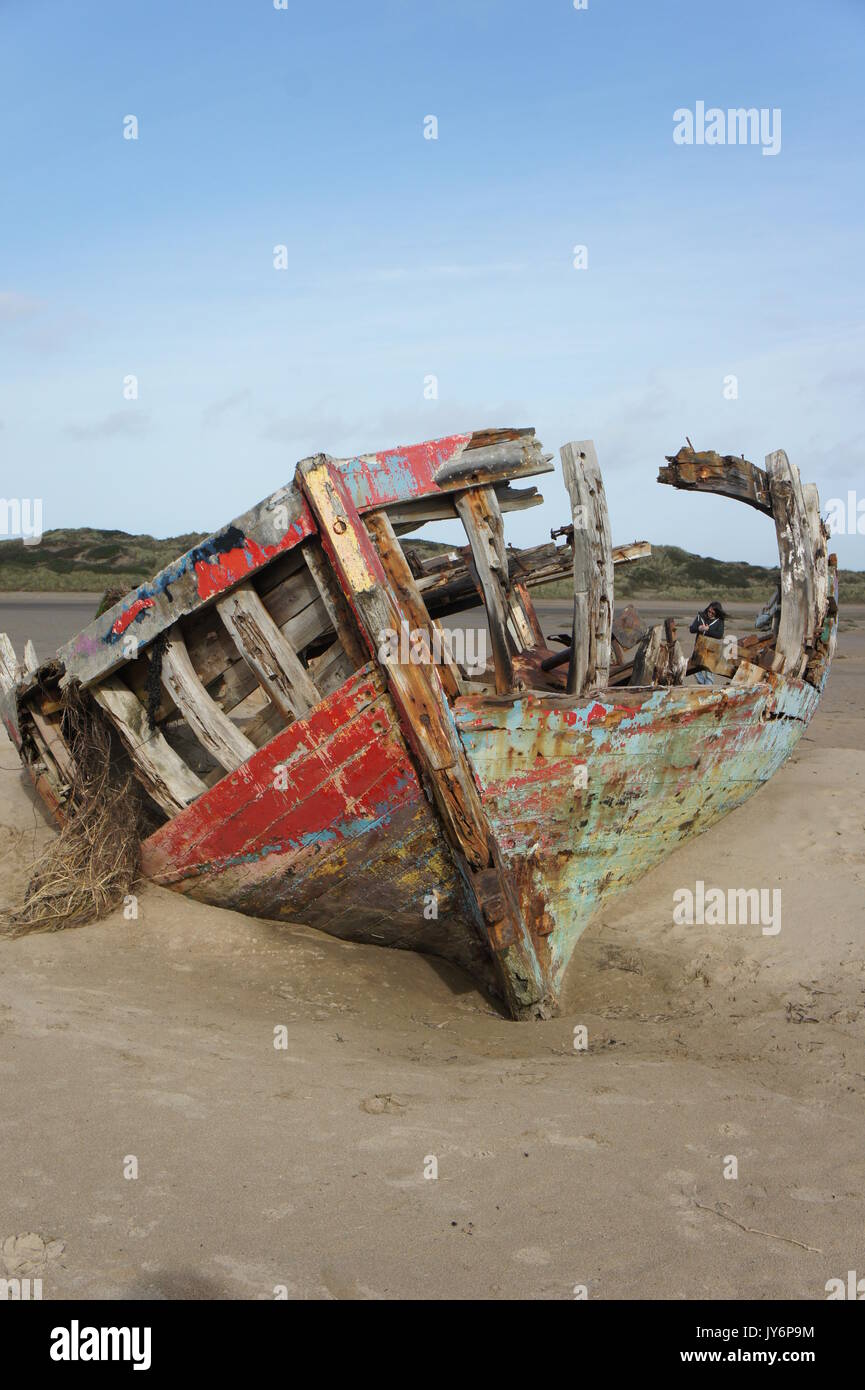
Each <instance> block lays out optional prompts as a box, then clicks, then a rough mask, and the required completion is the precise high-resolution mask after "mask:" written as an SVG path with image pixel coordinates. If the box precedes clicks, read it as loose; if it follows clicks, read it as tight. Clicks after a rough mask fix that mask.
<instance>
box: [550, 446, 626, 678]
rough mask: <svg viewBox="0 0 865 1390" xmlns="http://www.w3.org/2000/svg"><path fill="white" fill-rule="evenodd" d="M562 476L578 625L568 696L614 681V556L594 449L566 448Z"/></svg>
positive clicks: (575, 632)
mask: <svg viewBox="0 0 865 1390" xmlns="http://www.w3.org/2000/svg"><path fill="white" fill-rule="evenodd" d="M561 456H562V471H563V473H564V478H565V486H566V487H567V489H568V496H569V497H570V500H571V513H572V521H573V528H574V530H573V548H574V623H573V634H572V640H571V660H570V665H569V667H568V687H567V688H568V692H569V694H571V695H585V694H587V693H588V692H589V691H590V690H602V689H603V688H604V686H605V685H606V684H607V682H608V680H609V676H610V651H611V634H612V627H613V555H612V543H611V539H610V519H609V515H608V513H607V499H606V495H605V493H604V484H603V479H602V478H601V470H600V467H599V465H598V456H597V454H596V452H595V446H594V444H593V443H592V441H591V440H590V439H585V440H582V441H580V442H576V443H571V444H564V445H563V446H562V449H561Z"/></svg>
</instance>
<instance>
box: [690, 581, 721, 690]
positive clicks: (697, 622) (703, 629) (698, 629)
mask: <svg viewBox="0 0 865 1390" xmlns="http://www.w3.org/2000/svg"><path fill="white" fill-rule="evenodd" d="M726 617H727V614H726V613H725V612H724V610H723V608H722V607H721V605H720V603H719V602H718V600H717V599H713V600H712V602H711V603H710V604H709V605H708V606H707V607H706V608H704V609H703V610H702V612H700V613H698V614H697V616H696V618H695V619H694V621H693V622H692V623H691V626H690V628H689V629H688V631H689V632H695V633H699V634H700V635H701V636H703V637H723V636H724V620H725V618H726ZM694 678H695V680H696V681H697V683H698V684H699V685H714V684H715V680H714V677H713V675H712V672H711V671H695V673H694Z"/></svg>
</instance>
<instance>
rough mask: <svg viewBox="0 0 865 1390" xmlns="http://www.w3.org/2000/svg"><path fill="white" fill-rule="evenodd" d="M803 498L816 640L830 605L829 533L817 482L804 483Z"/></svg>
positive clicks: (814, 636)
mask: <svg viewBox="0 0 865 1390" xmlns="http://www.w3.org/2000/svg"><path fill="white" fill-rule="evenodd" d="M802 498H803V502H804V506H805V517H806V519H807V522H808V534H809V536H810V538H811V554H812V556H813V557H814V613H813V620H814V628H813V638H814V641H816V640H817V638H818V637H819V634H820V630H821V628H822V627H823V623H824V621H825V618H826V610H827V608H828V606H829V560H828V557H829V546H828V540H829V533H828V531H827V529H826V527H825V526H824V525H823V520H822V518H821V516H820V495H819V493H818V491H817V486H816V484H815V483H803V485H802Z"/></svg>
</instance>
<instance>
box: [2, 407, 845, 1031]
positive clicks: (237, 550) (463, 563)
mask: <svg viewBox="0 0 865 1390" xmlns="http://www.w3.org/2000/svg"><path fill="white" fill-rule="evenodd" d="M561 452H562V464H563V471H564V477H565V483H566V486H567V490H568V494H569V497H570V502H571V523H570V525H568V526H565V527H562V528H559V530H558V531H554V532H553V533H552V538H553V540H555V539H556V537H557V536H560V535H563V534H564V535H565V537H566V540H565V543H564V545H562V546H555V545H544V546H538V547H535V548H533V549H532V550H531V551H525V552H518V551H514V550H512V549H509V548H508V547H506V545H505V541H504V529H503V522H502V512H503V511H510V510H514V509H521V508H523V507H527V506H533V505H535V503H536V502H537V501H538V500H541V499H539V498H538V497H537V496H536V490H535V489H534V488H530V489H528V490H527V491H518V490H515V489H513V488H512V487H511V480H512V479H514V478H523V477H525V476H531V475H534V474H537V473H542V472H546V471H549V467H548V465H549V460H550V457H551V456H550V455H547V454H544V453H543V451H542V448H541V445H540V443H539V441H537V440H536V439H535V438H534V431H533V430H522V429H503V430H493V431H490V430H484V431H478V432H475V433H472V434H465V435H454V436H451V437H449V438H447V439H444V440H436V441H432V442H430V443H426V444H422V445H417V446H411V447H410V448H401V449H398V450H388V451H383V452H381V453H379V454H371V455H365V456H363V457H360V458H353V459H346V460H338V459H333V458H331V457H330V456H328V455H324V454H319V455H315V456H313V457H311V458H309V459H304V460H301V462H300V463H299V464H298V466H297V471H296V474H295V479H294V482H293V483H292V484H290V485H288V486H286V487H284V488H281V489H279V490H278V492H276V493H274V494H273V495H272V497H270V498H268V499H265V501H263V502H262V503H260V504H259V505H258V506H257V507H255V508H253V509H252V510H251V511H250V512H248V513H245V514H244V515H243V516H242V517H239V518H237V520H236V521H235V522H232V523H231V524H230V525H229V526H228V527H226V528H223V530H222V531H220V532H219V533H217V534H216V535H214V536H212V537H210V538H208V539H207V540H206V541H204V542H203V543H201V544H199V545H197V546H195V547H193V549H192V550H191V551H189V552H188V553H187V554H186V555H185V556H182V557H180V558H179V559H178V560H177V561H176V562H174V563H173V564H172V565H170V566H168V567H167V568H166V569H165V570H164V571H162V572H161V573H160V574H159V575H157V576H155V577H154V578H153V579H152V580H151V581H149V582H148V583H146V584H143V585H141V586H140V587H139V588H138V589H137V590H135V591H134V592H133V593H131V594H129V595H127V596H126V598H124V599H122V600H121V601H119V602H118V603H117V604H115V605H114V606H113V607H111V608H110V609H108V610H107V611H106V612H105V613H103V614H101V615H100V616H99V617H98V618H97V619H95V620H94V622H93V623H92V624H91V625H90V626H89V627H88V628H87V629H86V630H85V631H84V632H82V633H80V634H78V636H77V637H75V638H73V639H72V641H71V642H69V643H67V645H66V646H65V647H64V648H63V649H62V650H61V652H60V654H59V660H57V661H52V662H49V663H46V664H45V665H44V666H41V667H39V666H38V664H37V663H36V661H35V654H34V653H33V651H32V647H28V649H27V650H26V651H25V660H24V663H23V664H21V665H19V664H18V662H17V659H16V657H15V653H14V651H13V650H12V647H11V644H10V643H9V641H8V639H7V638H5V637H4V636H3V635H2V634H0V718H2V719H3V721H4V723H5V724H6V727H7V728H8V729H9V731H10V733H11V734H12V737H13V738H14V739H15V741H16V743H17V745H18V747H19V751H20V753H21V757H22V760H23V761H24V763H25V766H27V768H28V771H29V772H30V774H31V776H32V777H33V780H34V783H35V785H36V787H37V789H38V790H39V792H40V794H41V795H42V796H43V798H44V799H45V801H46V803H47V804H48V805H49V807H50V808H51V810H52V812H53V813H54V814H55V815H56V816H57V817H58V819H61V820H63V819H65V818H67V817H69V816H70V815H71V816H74V814H75V811H76V806H77V805H78V798H80V797H81V796H83V795H84V791H82V789H81V788H82V786H83V785H84V782H85V781H86V779H81V782H80V785H79V780H78V779H77V774H76V765H75V759H74V756H73V753H72V749H71V747H70V745H69V736H70V731H71V730H72V728H73V727H74V720H73V719H72V718H71V717H70V718H69V719H67V717H66V714H65V713H64V711H65V709H66V706H65V704H64V701H65V700H72V697H73V695H74V697H75V699H77V698H78V695H79V694H80V692H82V691H88V692H90V695H91V696H92V705H93V707H94V714H93V717H95V718H98V719H100V720H106V721H108V724H109V726H110V732H111V737H112V739H113V740H115V746H116V748H117V750H118V752H117V756H118V758H119V759H121V760H125V761H126V763H127V764H128V767H129V768H130V769H131V771H132V772H133V774H134V776H135V779H136V780H137V783H138V784H139V785H140V788H141V793H140V795H141V798H142V809H143V811H144V812H146V818H147V819H148V821H149V824H156V825H158V826H159V828H158V829H156V830H154V831H153V833H150V834H149V835H148V836H147V838H146V839H145V841H144V843H143V845H142V854H141V864H142V869H143V872H144V873H145V874H146V875H147V876H149V877H150V878H151V879H153V880H154V881H155V882H157V883H159V884H162V885H165V886H166V887H169V888H171V889H173V890H174V891H177V892H181V893H185V894H188V895H190V896H192V897H195V898H198V899H201V900H202V901H205V902H211V903H214V904H217V905H219V906H224V907H231V908H234V909H237V910H240V911H243V912H247V913H251V914H255V915H258V916H262V917H267V918H271V919H275V920H294V921H301V922H306V923H309V924H310V925H313V926H317V927H320V928H322V929H324V930H326V931H329V932H331V933H333V934H334V935H337V936H341V937H345V938H350V939H353V940H358V941H370V942H377V943H380V944H386V945H391V946H400V947H409V948H412V949H418V950H423V951H427V952H430V953H433V954H436V955H439V956H442V957H444V958H446V959H448V960H450V961H452V962H454V963H455V964H457V965H459V966H461V967H463V968H464V969H466V970H468V971H470V972H471V973H472V974H473V975H474V977H475V978H476V979H478V980H479V981H480V982H481V983H482V984H483V985H484V986H486V987H488V988H489V989H491V990H492V991H493V992H495V993H498V994H499V995H501V996H502V997H503V998H504V1000H505V1003H506V1005H507V1007H508V1009H509V1010H510V1012H511V1014H512V1015H513V1016H514V1017H515V1018H537V1017H546V1016H548V1015H549V1014H550V1013H552V1012H554V1011H555V1010H556V1009H557V1008H558V1005H559V1000H560V997H561V990H562V981H563V977H564V973H565V971H566V969H567V965H568V962H569V961H570V959H571V956H572V954H573V951H574V947H575V945H576V943H577V941H578V939H579V937H580V935H581V933H582V932H583V931H584V930H585V928H586V926H587V924H588V923H589V921H590V920H591V918H592V916H593V914H594V913H595V912H596V911H597V909H598V908H599V907H600V906H601V905H602V904H603V903H604V902H605V901H606V900H607V898H609V897H610V895H612V894H614V893H616V892H619V891H621V890H622V889H624V888H626V887H628V886H629V885H630V884H633V883H634V882H636V881H637V880H638V879H639V878H640V876H641V875H642V874H644V873H645V872H646V871H647V870H648V869H649V868H651V866H652V865H653V864H655V863H657V862H658V861H659V860H660V859H661V858H662V857H663V856H664V855H666V854H668V853H669V852H670V851H671V850H672V849H674V848H675V847H676V846H677V845H678V844H681V843H682V842H683V841H684V840H686V839H687V838H689V837H690V836H692V835H695V834H697V833H698V832H699V831H702V830H704V829H707V828H708V827H709V826H711V825H712V824H714V822H715V821H717V820H718V819H719V818H720V817H721V816H722V815H724V814H726V813H727V812H728V811H730V810H732V809H733V808H734V807H735V806H737V805H739V804H740V803H741V802H742V801H744V800H745V799H746V798H747V797H748V796H750V795H751V794H752V793H753V792H754V791H755V790H757V788H758V787H759V786H760V785H761V784H762V783H763V782H765V781H766V780H767V779H768V778H769V777H771V776H772V775H773V774H774V773H775V772H776V771H777V769H778V768H779V767H780V766H781V764H782V763H783V762H784V760H785V759H786V758H787V757H789V755H790V753H791V752H792V750H793V749H794V748H795V746H796V743H797V742H798V740H799V738H801V736H802V733H803V732H804V730H805V728H806V727H807V724H808V721H809V720H810V719H811V717H812V715H813V713H814V710H815V708H816V706H817V703H818V700H819V697H820V693H821V691H822V689H823V686H824V684H825V681H826V677H827V673H828V670H829V665H830V663H831V659H832V653H833V650H834V645H835V637H836V631H837V616H836V615H837V583H836V570H835V566H834V560H833V557H831V556H829V555H828V553H827V545H826V542H827V539H828V530H827V528H826V526H825V524H824V523H823V522H822V521H821V518H820V513H819V499H818V497H817V492H816V488H814V487H813V486H811V485H808V484H805V485H803V484H802V482H801V480H800V478H799V473H798V470H797V469H796V468H794V467H793V466H792V465H791V464H790V462H789V460H788V459H787V456H786V454H784V453H783V451H776V452H775V453H773V454H770V455H769V456H768V457H767V460H766V465H767V466H766V470H765V471H764V470H763V469H760V468H757V467H756V466H755V465H753V464H751V463H749V462H748V461H747V460H746V459H744V458H737V457H732V456H727V455H725V456H721V455H719V454H716V453H714V452H709V453H697V452H695V451H694V450H693V449H692V448H691V447H690V446H689V447H688V448H686V449H682V450H680V451H679V453H678V454H676V455H674V456H669V457H668V459H667V463H668V467H666V468H663V469H662V470H661V474H660V478H659V481H661V482H663V483H667V484H670V485H672V486H673V487H677V488H686V489H688V490H692V491H694V490H697V491H708V492H715V493H719V494H721V495H723V496H727V497H731V498H736V499H738V500H739V501H740V502H744V503H745V504H747V505H748V506H751V507H753V508H755V509H757V510H759V511H761V512H762V513H764V514H765V515H767V516H769V517H771V518H772V519H773V520H774V523H775V528H776V533H777V536H778V545H779V554H780V575H781V582H780V604H779V606H778V623H777V627H776V628H775V630H774V631H773V632H772V633H766V634H764V635H762V636H760V635H756V636H753V637H745V638H743V639H742V641H741V642H739V641H738V639H736V638H735V637H732V636H731V637H730V639H729V640H728V641H725V642H724V643H723V644H722V643H720V642H719V641H716V640H714V639H712V638H710V637H709V636H708V635H707V633H705V632H704V633H703V634H701V635H700V636H698V638H697V641H696V644H695V648H694V653H693V655H692V657H691V660H690V662H688V661H686V659H685V657H684V655H683V653H682V651H681V648H680V646H679V643H678V641H677V640H676V632H675V623H674V621H673V620H672V619H668V620H667V621H666V622H665V623H664V624H659V625H656V626H655V627H653V628H651V629H650V630H648V631H646V632H645V634H644V635H643V636H642V637H640V638H639V644H638V645H637V646H636V650H635V652H634V654H633V656H631V657H630V658H627V657H626V656H625V650H626V649H628V648H629V647H630V646H631V645H633V644H634V643H636V642H637V635H635V634H639V631H640V625H639V621H638V615H635V614H633V613H631V614H630V617H629V618H628V620H627V621H624V619H625V616H626V615H622V621H621V622H619V623H618V624H617V623H616V622H615V621H614V604H613V578H614V567H615V565H616V564H619V563H630V562H631V561H633V560H635V559H638V558H639V556H641V555H645V554H646V553H648V551H649V549H650V548H649V547H648V546H647V545H646V544H645V543H643V542H637V543H634V544H633V545H631V546H624V547H616V548H614V547H613V546H612V544H611V539H610V527H609V519H608V516H607V509H606V500H605V496H604V489H603V483H602V480H601V474H600V468H599V465H598V461H597V456H596V453H595V449H594V445H593V444H592V443H591V441H588V440H584V441H582V442H579V443H572V444H567V445H565V446H563V448H562V451H561ZM431 520H449V521H457V520H459V521H461V522H462V524H463V526H464V528H465V532H466V536H467V540H468V545H467V546H466V547H465V548H464V549H463V550H462V551H461V552H460V553H459V554H451V555H449V556H447V557H442V556H439V557H438V558H437V559H436V560H435V563H434V564H424V563H423V562H422V561H419V560H418V558H417V555H416V554H413V553H412V552H411V550H410V549H409V550H407V549H406V548H405V547H404V546H403V545H402V544H401V543H400V541H399V539H398V536H399V534H411V533H412V532H413V531H414V530H416V529H417V526H418V525H424V524H426V522H428V521H431ZM565 576H568V577H569V578H570V580H571V582H572V586H573V620H572V623H571V630H570V633H568V634H564V635H563V636H562V637H561V638H556V639H550V640H556V641H560V642H562V643H563V644H565V649H564V651H563V652H555V651H550V649H549V647H548V646H547V639H546V638H545V636H544V633H543V631H542V629H541V626H540V623H539V620H538V616H537V613H536V612H535V609H534V606H533V604H532V601H531V597H530V595H529V588H530V587H531V586H532V585H539V584H542V583H544V582H547V581H548V580H549V579H551V578H562V577H565ZM480 603H482V604H483V607H484V610H485V617H486V621H487V624H488V626H489V633H490V643H491V647H492V660H491V662H489V663H486V664H484V665H482V666H481V668H480V669H479V670H478V671H471V670H469V669H468V667H467V666H466V665H465V664H460V663H459V662H458V661H457V660H456V658H455V657H454V656H453V654H452V653H450V652H449V651H447V650H444V651H442V650H441V642H440V639H441V637H442V632H441V628H440V626H439V624H440V621H441V619H442V617H443V616H444V615H452V614H453V613H454V612H457V611H460V610H461V609H465V608H468V607H476V606H477V605H478V604H480ZM437 651H438V654H437V655H436V652H437ZM697 671H712V672H714V673H715V675H716V677H717V679H718V680H719V682H720V681H729V684H726V685H721V684H719V685H716V686H715V687H714V688H706V687H703V686H700V687H690V686H686V685H684V684H683V682H684V680H685V679H686V676H687V674H688V673H689V672H697Z"/></svg>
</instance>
